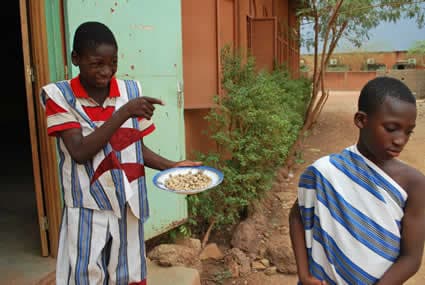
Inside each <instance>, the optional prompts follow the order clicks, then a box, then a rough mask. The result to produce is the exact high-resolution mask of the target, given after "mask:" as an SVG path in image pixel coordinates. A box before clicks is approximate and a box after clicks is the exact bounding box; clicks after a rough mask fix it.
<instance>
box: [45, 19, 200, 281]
mask: <svg viewBox="0 0 425 285" xmlns="http://www.w3.org/2000/svg"><path fill="white" fill-rule="evenodd" d="M117 52H118V45H117V42H116V40H115V37H114V35H113V33H112V32H111V30H110V29H109V28H108V27H107V26H105V25H104V24H102V23H99V22H86V23H83V24H81V25H80V26H79V27H78V28H77V30H76V32H75V35H74V42H73V51H72V63H73V64H74V65H75V66H78V67H79V71H80V73H79V75H78V76H77V77H75V78H73V79H71V80H64V81H60V82H55V83H50V84H48V85H46V86H44V87H43V88H42V94H41V97H42V101H43V102H44V105H45V108H46V116H47V125H48V134H49V135H51V136H56V137H57V138H58V139H57V143H58V153H59V169H60V178H61V179H60V181H61V184H62V185H61V186H62V189H63V197H64V201H65V205H64V213H63V218H62V226H61V233H60V241H59V252H58V258H57V260H58V262H57V270H56V284H57V285H62V284H123V285H127V284H134V285H135V284H140V285H142V284H146V261H145V246H144V233H143V223H144V222H145V221H146V219H147V218H148V216H149V208H148V200H147V197H146V184H145V177H144V173H145V172H144V167H145V166H147V167H150V168H153V169H158V170H163V169H167V168H171V167H177V166H197V165H200V164H201V162H194V161H188V160H185V161H180V162H174V161H171V160H168V159H166V158H164V157H162V156H159V155H158V154H156V153H155V152H153V151H152V150H150V149H149V148H148V147H147V146H145V145H144V143H143V137H144V136H146V135H148V134H149V133H151V132H152V131H153V130H154V129H155V127H154V124H153V123H152V121H151V118H152V115H153V113H154V110H155V105H163V102H162V101H161V100H158V99H155V98H151V97H144V96H142V90H141V86H140V83H139V82H138V81H135V80H120V79H117V78H115V77H114V75H115V73H116V71H117V64H118V55H117Z"/></svg>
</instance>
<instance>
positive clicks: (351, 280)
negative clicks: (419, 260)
mask: <svg viewBox="0 0 425 285" xmlns="http://www.w3.org/2000/svg"><path fill="white" fill-rule="evenodd" d="M406 200H407V193H406V192H405V191H404V190H403V189H402V188H401V187H400V186H399V185H398V184H397V183H396V182H395V181H394V180H393V179H392V178H391V177H389V176H388V175H387V174H386V173H385V172H384V171H382V170H381V169H380V168H379V167H378V166H376V165H375V164H374V163H373V162H371V161H370V160H368V159H367V158H366V157H364V156H363V155H362V154H361V153H360V152H359V151H358V149H357V147H356V146H351V147H348V148H346V149H345V150H344V151H343V152H341V153H339V154H333V155H329V156H325V157H323V158H320V159H319V160H317V161H316V162H314V163H313V164H312V165H311V166H309V167H308V168H307V169H306V170H305V171H304V173H303V174H302V175H301V177H300V181H299V185H298V203H299V208H300V211H301V217H302V221H303V224H304V230H305V239H306V246H307V252H308V256H309V269H310V272H311V274H312V275H313V276H315V277H317V278H319V279H321V280H325V281H326V282H327V284H374V283H376V282H377V281H379V279H380V278H381V277H382V275H383V274H384V273H385V272H386V271H387V270H388V268H389V267H390V266H391V265H392V264H393V263H394V262H395V261H396V259H397V258H398V256H399V254H400V240H401V220H402V218H403V215H404V213H403V208H404V205H405V203H406Z"/></svg>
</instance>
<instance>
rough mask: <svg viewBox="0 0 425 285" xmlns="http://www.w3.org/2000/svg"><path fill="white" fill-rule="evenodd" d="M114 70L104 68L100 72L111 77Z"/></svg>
mask: <svg viewBox="0 0 425 285" xmlns="http://www.w3.org/2000/svg"><path fill="white" fill-rule="evenodd" d="M112 72H113V71H112V68H110V67H109V66H106V65H105V66H103V67H102V69H101V70H100V73H101V74H102V75H104V76H110V75H111V74H112Z"/></svg>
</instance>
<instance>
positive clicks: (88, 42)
mask: <svg viewBox="0 0 425 285" xmlns="http://www.w3.org/2000/svg"><path fill="white" fill-rule="evenodd" d="M101 44H110V45H114V46H115V47H116V48H117V49H118V44H117V41H116V40H115V36H114V34H113V33H112V31H111V30H110V29H109V28H108V27H107V26H106V25H105V24H102V23H100V22H93V21H92V22H85V23H82V24H81V25H80V26H79V27H78V28H77V30H76V31H75V34H74V42H73V50H74V52H76V53H78V54H81V53H83V52H84V51H85V50H90V49H95V48H96V47H98V46H99V45H101Z"/></svg>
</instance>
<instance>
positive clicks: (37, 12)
mask: <svg viewBox="0 0 425 285" xmlns="http://www.w3.org/2000/svg"><path fill="white" fill-rule="evenodd" d="M61 8H62V1H61V0H45V1H27V0H20V11H21V23H23V24H24V25H23V26H22V27H21V30H22V31H21V33H22V41H23V43H22V46H23V47H22V48H23V54H24V60H26V63H25V66H24V68H25V75H26V88H27V89H26V91H27V105H28V121H29V124H30V126H29V127H30V141H31V150H32V159H33V172H34V173H33V175H34V184H35V192H36V202H37V211H38V217H39V224H40V236H41V255H43V256H48V255H49V256H51V257H57V250H58V244H59V229H60V222H61V216H62V202H61V201H62V197H61V192H62V191H61V188H60V184H59V172H58V165H57V156H56V152H57V149H56V139H54V138H51V137H48V135H47V122H46V117H45V112H44V109H43V107H42V105H41V101H40V99H39V94H40V89H41V87H42V86H43V85H45V84H47V83H49V82H52V81H57V80H59V79H65V75H66V68H67V67H66V59H65V57H64V56H63V54H64V50H63V49H62V48H60V47H61V46H64V45H63V37H62V35H63V21H62V19H63V17H62V11H63V9H61ZM58 66H62V67H63V68H62V69H61V68H58ZM52 71H53V72H52ZM46 230H47V240H48V245H46V241H45V240H46V236H45V235H46Z"/></svg>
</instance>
